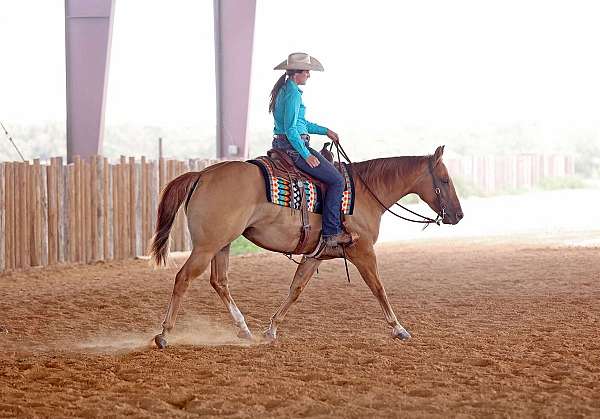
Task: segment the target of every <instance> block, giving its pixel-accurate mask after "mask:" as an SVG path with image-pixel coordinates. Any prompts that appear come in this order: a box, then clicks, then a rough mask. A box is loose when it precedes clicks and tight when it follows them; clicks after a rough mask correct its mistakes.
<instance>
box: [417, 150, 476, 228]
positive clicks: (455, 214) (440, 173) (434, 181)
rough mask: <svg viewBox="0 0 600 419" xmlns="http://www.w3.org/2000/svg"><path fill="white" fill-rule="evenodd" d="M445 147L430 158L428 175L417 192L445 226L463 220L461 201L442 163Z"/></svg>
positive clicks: (422, 178) (423, 178)
mask: <svg viewBox="0 0 600 419" xmlns="http://www.w3.org/2000/svg"><path fill="white" fill-rule="evenodd" d="M443 154H444V146H440V147H438V148H437V150H435V153H434V154H433V155H432V156H429V157H428V162H427V169H426V170H427V174H426V175H424V176H422V177H421V180H420V181H419V182H418V185H416V186H417V190H416V191H415V192H416V193H417V194H418V195H419V197H420V198H421V199H422V200H423V201H425V202H427V205H429V207H430V208H431V209H432V210H434V211H435V212H436V213H437V214H438V216H439V217H441V219H442V222H443V223H444V224H457V223H458V222H459V221H460V220H461V218H463V215H464V214H463V212H462V208H461V207H460V201H459V200H458V196H457V195H456V190H455V189H454V184H453V183H452V179H450V175H449V174H448V169H446V166H445V165H444V162H443V161H442V155H443Z"/></svg>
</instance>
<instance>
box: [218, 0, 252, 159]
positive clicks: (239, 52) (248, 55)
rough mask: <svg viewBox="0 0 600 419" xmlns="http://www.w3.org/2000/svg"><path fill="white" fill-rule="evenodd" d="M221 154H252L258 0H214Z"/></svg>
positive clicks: (240, 156) (237, 156) (235, 156)
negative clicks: (252, 85) (250, 126)
mask: <svg viewBox="0 0 600 419" xmlns="http://www.w3.org/2000/svg"><path fill="white" fill-rule="evenodd" d="M213 4H214V17H215V64H216V71H215V75H216V86H217V157H218V158H226V159H246V158H247V157H248V141H247V132H246V131H247V127H248V104H249V100H250V73H251V68H252V45H253V41H254V21H255V15H256V0H213Z"/></svg>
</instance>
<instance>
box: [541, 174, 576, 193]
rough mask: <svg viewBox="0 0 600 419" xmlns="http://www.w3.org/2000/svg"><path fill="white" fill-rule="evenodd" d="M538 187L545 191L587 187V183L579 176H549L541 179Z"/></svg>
mask: <svg viewBox="0 0 600 419" xmlns="http://www.w3.org/2000/svg"><path fill="white" fill-rule="evenodd" d="M536 187H537V188H538V189H541V190H543V191H550V190H555V189H581V188H585V187H586V183H585V182H584V181H583V179H581V178H580V177H577V176H566V177H548V178H544V179H542V180H540V182H539V183H538V184H537V185H536Z"/></svg>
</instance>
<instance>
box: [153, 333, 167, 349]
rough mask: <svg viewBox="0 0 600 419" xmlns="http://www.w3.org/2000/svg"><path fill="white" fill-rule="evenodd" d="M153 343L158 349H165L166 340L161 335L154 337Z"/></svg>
mask: <svg viewBox="0 0 600 419" xmlns="http://www.w3.org/2000/svg"><path fill="white" fill-rule="evenodd" d="M154 343H156V346H157V347H158V349H165V348H166V347H167V340H166V339H165V338H163V337H162V336H161V335H156V336H154Z"/></svg>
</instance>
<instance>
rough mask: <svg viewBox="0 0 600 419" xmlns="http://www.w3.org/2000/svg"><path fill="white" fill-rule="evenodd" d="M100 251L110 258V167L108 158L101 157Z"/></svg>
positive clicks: (106, 257)
mask: <svg viewBox="0 0 600 419" xmlns="http://www.w3.org/2000/svg"><path fill="white" fill-rule="evenodd" d="M102 182H103V186H102V195H103V198H102V236H103V237H102V253H103V254H104V260H110V259H111V256H112V252H111V250H109V249H111V244H112V243H111V242H110V231H109V226H110V221H109V215H110V214H109V208H110V206H111V205H110V201H109V199H110V197H111V196H112V195H111V193H110V192H111V188H110V168H109V165H108V159H107V158H106V157H103V158H102Z"/></svg>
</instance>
